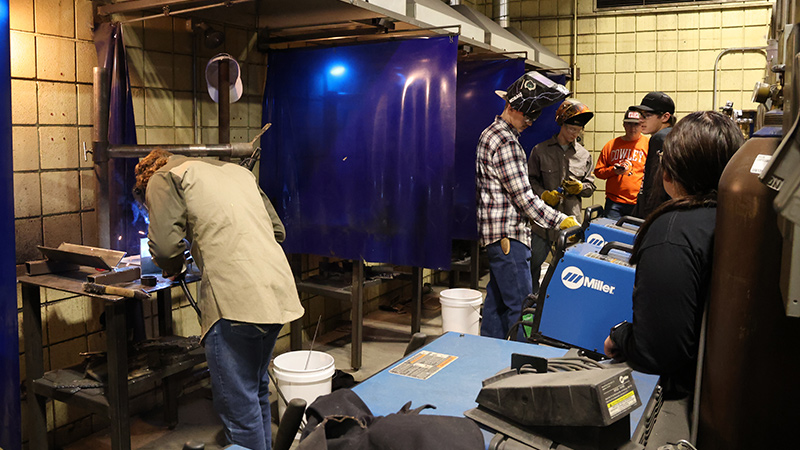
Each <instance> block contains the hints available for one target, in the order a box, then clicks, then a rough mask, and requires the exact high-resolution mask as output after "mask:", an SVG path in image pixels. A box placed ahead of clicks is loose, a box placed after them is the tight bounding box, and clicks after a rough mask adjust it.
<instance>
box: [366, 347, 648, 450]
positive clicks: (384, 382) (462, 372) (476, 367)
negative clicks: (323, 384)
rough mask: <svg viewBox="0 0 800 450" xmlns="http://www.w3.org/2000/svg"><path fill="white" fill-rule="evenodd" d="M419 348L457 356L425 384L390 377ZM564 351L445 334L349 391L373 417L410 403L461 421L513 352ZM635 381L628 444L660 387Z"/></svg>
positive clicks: (642, 433) (640, 430) (637, 376)
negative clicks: (636, 402)
mask: <svg viewBox="0 0 800 450" xmlns="http://www.w3.org/2000/svg"><path fill="white" fill-rule="evenodd" d="M423 350H427V351H430V352H436V353H442V354H445V355H451V356H455V357H456V359H455V360H454V361H452V362H451V363H450V364H448V365H446V366H445V367H444V368H442V369H441V370H440V371H439V372H437V373H435V374H434V375H433V376H431V377H430V378H428V379H426V380H419V379H415V378H410V377H406V376H402V375H396V374H393V373H389V371H390V370H391V369H392V368H393V367H396V366H398V365H400V364H401V363H402V362H403V361H405V360H406V359H410V358H413V357H414V356H416V355H417V353H419V352H420V351H423ZM565 352H566V350H563V349H558V348H552V347H545V346H540V345H536V344H527V343H523V342H514V341H506V340H502V339H494V338H488V337H483V336H473V335H470V334H459V333H454V332H448V333H445V334H443V335H442V336H441V337H439V338H438V339H436V340H434V341H433V342H431V343H429V344H427V345H425V346H424V347H422V348H421V349H419V350H418V351H415V352H412V353H411V354H410V355H408V356H406V357H404V358H402V359H400V360H399V361H398V362H396V363H394V364H392V365H391V366H389V367H387V368H386V369H384V370H382V371H380V372H378V373H377V374H375V375H373V376H372V377H370V378H368V379H366V380H364V381H363V382H362V383H360V384H358V385H357V386H355V387H354V388H353V392H355V393H356V394H358V396H359V397H361V399H362V400H363V401H364V403H366V405H367V406H368V407H369V409H370V410H371V411H372V413H373V414H374V415H376V416H385V415H388V414H392V413H396V412H397V411H398V410H400V408H401V407H402V406H403V404H405V403H406V402H408V401H409V400H410V401H412V402H413V403H412V405H411V407H412V408H415V407H419V406H422V405H424V404H426V403H429V404H432V405H434V406H436V409H427V410H424V411H422V414H437V415H444V416H457V417H462V416H463V415H464V411H467V410H469V409H472V408H474V407H476V406H478V404H477V403H476V402H475V399H476V398H477V396H478V392H479V391H480V389H481V386H482V385H481V382H482V381H483V380H484V379H486V378H489V377H490V376H493V375H495V374H496V373H497V372H499V371H501V370H503V369H504V368H507V367H508V366H509V365H510V362H511V354H512V353H522V354H526V355H534V356H540V357H545V358H554V357H560V356H563V355H564V353H565ZM633 378H634V381H635V383H636V389H637V390H638V392H639V396H640V398H641V399H642V406H640V407H639V408H637V409H636V410H634V411H633V412H632V413H631V415H630V421H631V434H632V436H631V440H632V441H634V442H638V441H641V440H642V439H644V440H646V438H647V434H648V433H649V431H650V429H651V428H652V425H653V424H654V420H655V416H656V414H657V412H658V408H659V406H660V391H661V389H660V387H659V386H658V376H656V375H647V374H643V373H639V372H633ZM482 431H483V434H484V440H485V442H486V445H487V446H488V444H489V442H490V440H491V438H492V436H493V433H491V432H489V431H487V430H485V429H483V428H482Z"/></svg>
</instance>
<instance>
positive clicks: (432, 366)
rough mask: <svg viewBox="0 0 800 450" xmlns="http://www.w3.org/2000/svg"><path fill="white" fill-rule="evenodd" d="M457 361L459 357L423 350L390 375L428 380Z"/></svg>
mask: <svg viewBox="0 0 800 450" xmlns="http://www.w3.org/2000/svg"><path fill="white" fill-rule="evenodd" d="M456 359H458V356H452V355H444V354H442V353H436V352H429V351H425V350H423V351H421V352H419V353H417V354H416V355H414V356H412V357H411V358H409V359H407V360H405V361H403V362H402V363H400V364H399V365H398V366H396V367H394V368H392V369H390V370H389V373H393V374H395V375H401V376H404V377H410V378H416V379H418V380H427V379H428V378H430V377H432V376H433V375H434V374H435V373H436V372H438V371H440V370H442V369H444V368H445V367H447V365H448V364H450V363H451V362H453V361H455V360H456Z"/></svg>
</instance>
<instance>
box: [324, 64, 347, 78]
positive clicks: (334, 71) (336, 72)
mask: <svg viewBox="0 0 800 450" xmlns="http://www.w3.org/2000/svg"><path fill="white" fill-rule="evenodd" d="M346 71H347V70H346V69H345V68H344V66H333V67H331V70H330V71H328V73H329V74H331V75H332V76H334V77H340V76H342V75H344V73H345V72H346Z"/></svg>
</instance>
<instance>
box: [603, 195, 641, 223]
mask: <svg viewBox="0 0 800 450" xmlns="http://www.w3.org/2000/svg"><path fill="white" fill-rule="evenodd" d="M634 206H636V204H633V205H628V204H626V203H617V202H615V201H611V200H609V199H606V204H605V206H604V207H603V210H604V212H605V216H606V217H608V218H609V219H613V220H619V218H620V217H622V216H630V215H631V213H632V212H633V208H634Z"/></svg>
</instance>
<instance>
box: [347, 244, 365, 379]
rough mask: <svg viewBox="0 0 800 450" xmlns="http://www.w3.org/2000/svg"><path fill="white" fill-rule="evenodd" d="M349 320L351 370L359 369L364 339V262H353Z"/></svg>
mask: <svg viewBox="0 0 800 450" xmlns="http://www.w3.org/2000/svg"><path fill="white" fill-rule="evenodd" d="M350 297H351V299H352V305H353V306H352V311H351V316H352V317H351V320H352V323H353V326H352V347H351V351H350V366H351V367H352V368H353V370H358V369H360V368H361V342H362V340H363V339H364V328H363V326H364V261H361V260H354V261H353V280H352V290H351V291H350Z"/></svg>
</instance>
